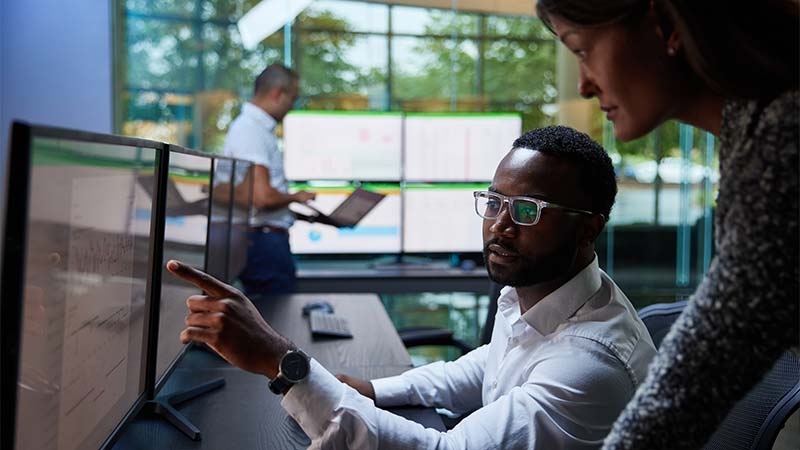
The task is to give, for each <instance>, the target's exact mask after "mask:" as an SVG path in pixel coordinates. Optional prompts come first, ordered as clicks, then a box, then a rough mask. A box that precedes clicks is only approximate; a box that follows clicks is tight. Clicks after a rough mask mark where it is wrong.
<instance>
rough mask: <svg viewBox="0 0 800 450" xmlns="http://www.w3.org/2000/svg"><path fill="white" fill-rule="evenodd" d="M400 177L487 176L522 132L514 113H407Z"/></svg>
mask: <svg viewBox="0 0 800 450" xmlns="http://www.w3.org/2000/svg"><path fill="white" fill-rule="evenodd" d="M403 130H404V135H403V136H404V137H403V141H404V152H403V154H404V158H403V178H404V180H405V181H409V182H446V181H454V182H479V181H489V180H491V179H492V177H493V176H494V170H495V168H496V167H497V164H498V163H499V162H500V160H501V159H502V158H503V156H504V155H505V154H506V153H508V151H509V150H511V146H512V145H513V143H514V141H515V140H516V139H517V138H518V137H519V136H520V134H521V131H522V119H521V118H520V116H519V115H517V114H508V113H494V114H474V113H469V114H467V113H464V114H456V113H452V114H435V113H410V114H408V115H407V116H406V119H405V125H404V127H403Z"/></svg>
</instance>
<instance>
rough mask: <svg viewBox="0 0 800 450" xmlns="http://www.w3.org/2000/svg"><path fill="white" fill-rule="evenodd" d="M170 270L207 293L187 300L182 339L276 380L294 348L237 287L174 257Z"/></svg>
mask: <svg viewBox="0 0 800 450" xmlns="http://www.w3.org/2000/svg"><path fill="white" fill-rule="evenodd" d="M167 270H169V271H170V272H172V273H173V274H174V275H175V276H177V277H178V278H181V279H183V280H185V281H188V282H189V283H192V284H194V285H195V286H197V287H198V288H200V289H202V290H203V291H205V292H206V293H207V294H208V295H193V296H191V297H189V298H188V299H186V306H187V307H188V308H189V314H187V316H186V328H185V329H184V330H183V331H182V332H181V336H180V339H181V342H183V343H184V344H186V343H188V342H189V341H196V342H203V343H205V344H208V346H209V347H211V348H212V349H213V350H214V351H215V352H217V353H218V354H219V355H220V356H222V357H223V358H225V359H226V360H227V361H228V362H229V363H231V364H233V365H234V366H237V367H239V368H241V369H244V370H247V371H249V372H254V373H259V374H262V375H266V376H267V377H268V378H270V379H273V378H275V377H276V376H277V375H278V364H279V363H280V360H281V358H282V357H283V355H284V354H285V353H286V352H287V351H289V350H291V349H293V348H295V346H294V344H292V343H291V342H290V341H289V340H288V339H286V338H285V337H283V336H281V335H280V334H278V332H277V331H275V330H274V329H273V328H272V327H271V326H269V324H267V322H266V321H264V318H263V317H261V314H260V313H259V312H258V310H257V309H256V307H255V306H253V304H252V303H251V302H250V300H249V299H248V298H247V297H245V296H244V294H242V293H241V292H239V290H238V289H236V288H234V287H233V286H229V285H227V284H225V283H223V282H221V281H219V280H217V279H216V278H214V277H212V276H211V275H208V274H207V273H205V272H202V271H200V270H197V269H195V268H193V267H190V266H187V265H186V264H183V263H181V262H178V261H175V260H171V261H169V262H167Z"/></svg>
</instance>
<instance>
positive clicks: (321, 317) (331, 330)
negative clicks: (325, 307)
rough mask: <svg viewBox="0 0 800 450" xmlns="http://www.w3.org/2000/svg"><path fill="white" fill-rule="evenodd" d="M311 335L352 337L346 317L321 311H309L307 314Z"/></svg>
mask: <svg viewBox="0 0 800 450" xmlns="http://www.w3.org/2000/svg"><path fill="white" fill-rule="evenodd" d="M308 323H309V325H310V326H311V335H312V336H314V337H335V338H352V337H353V333H352V332H350V325H349V324H348V323H347V319H345V318H344V317H342V316H337V315H336V314H331V313H326V312H323V311H311V313H310V314H309V315H308Z"/></svg>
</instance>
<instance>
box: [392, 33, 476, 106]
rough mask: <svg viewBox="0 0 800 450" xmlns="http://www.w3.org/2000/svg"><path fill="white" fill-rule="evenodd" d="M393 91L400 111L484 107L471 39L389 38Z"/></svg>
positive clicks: (473, 45) (474, 49) (474, 42)
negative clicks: (390, 41) (390, 43)
mask: <svg viewBox="0 0 800 450" xmlns="http://www.w3.org/2000/svg"><path fill="white" fill-rule="evenodd" d="M392 62H393V65H394V66H393V79H392V93H393V96H394V101H395V103H396V105H397V108H398V109H400V110H403V111H485V110H487V109H488V102H487V100H486V99H485V98H484V97H483V96H481V95H478V89H477V85H478V79H477V77H478V45H477V43H476V41H474V40H459V41H456V43H454V42H453V40H452V39H450V38H416V37H397V38H394V39H393V41H392Z"/></svg>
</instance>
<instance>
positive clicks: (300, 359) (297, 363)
mask: <svg viewBox="0 0 800 450" xmlns="http://www.w3.org/2000/svg"><path fill="white" fill-rule="evenodd" d="M310 371H311V358H310V357H309V356H308V355H306V353H305V352H304V351H302V350H300V349H295V350H289V351H288V352H286V354H285V355H283V358H281V362H280V364H278V376H277V377H275V379H274V380H272V381H270V382H269V390H270V391H272V392H273V393H275V394H278V395H283V394H286V392H288V391H289V388H290V387H292V386H294V385H295V384H297V383H299V382H301V381H303V380H305V379H306V377H307V376H308V373H309V372H310Z"/></svg>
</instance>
